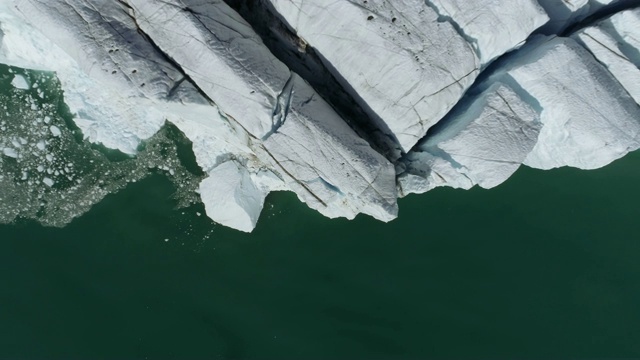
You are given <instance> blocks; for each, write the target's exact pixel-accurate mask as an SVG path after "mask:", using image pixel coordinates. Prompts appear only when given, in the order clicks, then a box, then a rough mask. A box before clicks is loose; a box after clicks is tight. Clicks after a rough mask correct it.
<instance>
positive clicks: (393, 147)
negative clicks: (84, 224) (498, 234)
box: [0, 0, 640, 232]
mask: <svg viewBox="0 0 640 360" xmlns="http://www.w3.org/2000/svg"><path fill="white" fill-rule="evenodd" d="M639 29H640V8H638V6H637V5H635V4H634V2H633V1H625V0H581V1H572V2H565V1H549V0H538V1H536V0H481V1H477V2H468V1H461V0H426V1H424V0H399V1H384V0H368V1H351V0H338V1H336V0H317V1H302V0H247V1H239V0H226V1H222V0H210V1H200V0H118V1H102V0H51V1H46V2H45V1H38V0H7V1H4V2H2V3H0V40H1V43H0V63H3V64H7V65H10V66H15V67H18V68H23V69H32V70H37V71H44V72H45V73H52V74H55V77H56V78H57V79H58V81H59V84H60V88H61V90H62V92H63V94H64V102H65V104H66V105H67V106H68V109H69V111H70V113H71V114H72V116H73V122H74V126H76V127H77V128H78V131H79V133H81V135H82V137H83V139H84V140H83V141H84V142H86V143H88V144H99V145H100V146H104V147H105V148H106V149H113V150H117V151H119V152H121V153H122V154H124V155H125V156H126V157H127V158H128V159H129V160H127V161H126V162H125V163H123V164H122V165H121V166H123V168H126V169H128V170H127V171H131V172H132V173H135V176H132V177H131V178H127V179H129V181H135V180H136V179H139V178H140V177H141V176H142V175H141V173H138V172H137V170H136V171H134V170H132V169H133V168H135V167H145V166H146V167H147V168H149V167H153V168H157V169H159V170H160V171H164V172H166V173H167V174H168V176H174V177H175V176H180V179H181V180H180V181H183V183H184V184H185V186H184V188H185V189H187V190H185V193H187V192H189V191H191V192H192V193H193V194H194V196H196V197H197V198H198V199H199V201H201V202H202V203H203V204H204V207H205V210H206V213H207V215H208V216H209V217H210V218H211V219H212V220H213V221H215V222H217V223H220V224H222V225H225V226H229V227H232V228H235V229H238V230H241V231H246V232H250V231H252V230H253V229H254V228H255V226H256V224H257V222H258V220H259V217H260V213H261V211H262V209H263V206H264V202H265V198H266V197H267V195H268V194H269V193H270V192H272V191H292V192H294V193H295V194H296V195H297V197H298V198H299V199H300V200H301V201H303V202H305V203H306V204H307V205H308V206H309V207H311V208H313V209H315V210H317V211H319V212H320V213H322V214H323V215H325V216H327V217H331V218H335V217H344V218H347V219H353V218H354V217H355V216H357V215H358V214H366V215H369V216H372V217H374V218H376V219H378V220H381V221H391V220H393V219H394V218H396V217H397V216H398V205H397V199H398V197H402V196H406V195H408V194H411V193H424V192H426V191H429V190H431V189H433V188H436V187H440V186H450V187H455V188H461V189H469V188H471V187H473V186H476V185H478V186H480V187H483V188H487V189H488V188H492V187H495V186H497V185H499V184H500V183H502V182H504V181H506V180H507V179H508V178H509V177H510V176H511V175H512V174H513V173H514V172H515V171H516V170H517V169H518V168H519V167H520V166H522V165H525V166H530V167H535V168H540V169H551V168H555V167H561V166H572V167H577V168H581V169H594V168H598V167H601V166H605V165H606V164H608V163H610V162H612V161H614V160H615V159H618V158H620V157H622V156H624V155H625V154H627V153H628V152H630V151H633V150H636V149H638V148H639V147H640V107H639V106H640V105H639V104H640V102H639V100H640V32H639V31H640V30H639ZM11 83H12V84H13V86H14V87H15V89H16V91H27V92H30V91H35V93H36V94H39V93H38V91H39V90H37V89H35V88H33V86H37V83H36V85H33V84H31V83H30V79H29V77H28V76H27V77H25V76H24V75H22V74H18V73H16V74H14V75H13V78H12V81H11ZM44 114H45V112H42V114H41V115H38V114H37V113H36V114H34V116H40V117H44ZM51 116H53V115H51ZM36 123H37V122H34V124H36ZM168 124H169V125H168ZM45 125H46V126H45ZM34 126H36V125H34ZM61 126H63V125H61V124H58V123H56V124H49V123H47V124H44V123H42V122H41V123H37V128H38V129H41V130H38V131H40V133H41V134H42V135H41V136H44V137H45V139H44V140H39V139H34V140H33V142H34V144H36V143H37V144H40V142H41V143H42V144H43V145H42V146H43V147H46V143H47V142H50V141H53V140H50V139H53V138H56V137H60V138H61V139H66V138H67V137H68V136H69V135H68V131H67V130H66V129H65V128H61ZM167 126H172V127H175V129H177V131H179V132H180V136H181V137H184V138H185V139H188V141H189V143H190V151H191V152H192V153H193V156H194V157H195V161H196V163H197V167H198V168H199V169H198V171H196V172H195V173H194V174H196V173H197V174H196V175H188V174H187V173H188V171H187V170H184V169H183V168H182V167H181V166H180V165H178V164H177V160H175V159H174V158H171V157H169V158H166V157H165V158H162V157H157V156H155V155H153V151H150V150H146V147H147V146H148V144H151V143H156V142H158V141H160V142H162V143H163V141H165V140H157V139H167V138H166V137H164V135H162V134H164V133H166V130H164V129H166V127H167ZM34 129H35V128H34ZM45 130H46V131H48V133H47V134H45ZM34 131H35V130H34ZM158 134H160V135H158ZM21 136H23V135H19V134H17V133H16V134H12V133H10V131H8V130H7V129H4V128H3V129H2V133H0V148H1V149H3V151H2V152H1V153H0V160H2V161H0V166H3V167H4V166H7V167H10V166H13V165H12V164H13V162H12V161H18V163H19V164H20V163H21V161H27V160H23V159H22V158H21V157H22V156H23V152H22V151H21V150H20V149H21V146H23V145H22V144H21V143H20V138H21ZM39 136H40V135H39ZM158 136H160V137H159V138H158ZM46 139H49V140H46ZM29 141H31V140H29ZM65 141H66V140H65ZM16 142H17V143H16ZM36 150H37V149H36ZM83 151H88V150H83ZM45 153H46V151H43V152H42V154H43V155H38V156H45ZM34 154H40V152H38V151H35V152H34ZM34 156H35V155H34ZM47 156H54V155H51V154H48V155H47ZM95 156H98V157H99V155H95ZM4 159H6V161H5V160H4ZM12 159H13V160H12ZM38 159H39V158H37V157H35V158H34V160H29V161H27V162H25V164H33V166H35V167H37V164H36V163H38V162H40V161H42V162H46V161H47V159H46V158H42V159H40V160H38ZM96 159H98V158H96ZM100 159H101V160H96V161H98V162H102V161H107V160H104V159H102V158H100ZM163 161H164V162H166V163H167V164H165V165H163V164H162V162H163ZM105 164H107V163H106V162H105ZM143 164H145V165H143ZM25 166H27V165H25ZM29 166H32V165H29ZM105 166H107V165H105ZM114 166H115V165H114ZM42 169H43V171H40V173H43V174H44V175H38V176H39V177H38V179H40V178H42V179H40V180H39V182H38V184H44V185H45V186H44V187H38V190H37V192H38V193H39V194H41V196H52V197H55V196H59V200H58V201H60V202H64V198H65V196H63V195H61V194H62V192H63V190H64V191H68V189H65V188H64V187H65V185H64V183H65V181H64V178H62V181H60V180H56V179H58V178H56V176H58V177H60V176H62V175H55V174H47V172H46V171H45V170H46V169H44V167H43V168H42ZM178 169H183V170H178ZM143 170H144V169H140V171H143ZM12 171H13V170H12ZM16 171H17V170H16ZM52 171H53V170H52ZM56 171H58V173H59V174H65V173H64V171H61V170H60V169H58V170H56ZM123 171H124V170H123ZM35 172H38V169H36V170H35ZM114 172H116V171H114ZM178 173H179V174H178ZM16 174H17V175H16V177H18V178H19V177H20V176H27V177H29V176H31V175H29V174H30V172H29V171H25V172H24V174H26V175H21V174H23V172H22V171H17V172H16ZM45 175H46V176H45ZM122 178H123V176H119V177H118V179H122ZM18 180H19V181H22V182H21V183H19V184H18V183H17V184H18V185H20V186H23V187H26V188H28V187H29V186H36V185H30V184H29V182H30V181H29V180H20V179H18ZM94 180H95V179H94ZM94 180H92V181H94ZM74 181H76V180H74ZM77 181H78V185H77V186H80V185H81V184H80V180H77ZM95 181H98V180H95ZM104 181H111V182H112V183H113V184H114V185H113V186H111V187H106V188H104V189H102V190H101V192H100V196H97V197H95V199H92V201H88V200H87V202H86V206H85V208H87V207H90V205H91V204H92V203H94V202H95V201H99V199H100V198H101V197H103V196H104V195H105V194H106V193H108V192H109V191H117V189H119V188H121V187H122V186H124V183H123V182H122V181H124V180H118V181H116V180H113V179H110V178H109V177H108V176H107V177H106V178H105V179H104ZM116 183H117V186H116V185H115V184H116ZM3 184H4V183H3ZM91 184H93V183H91ZM18 185H15V186H18ZM6 186H11V187H12V188H13V186H14V185H13V184H11V185H6ZM38 186H40V185H38ZM87 186H89V185H87ZM91 186H96V185H95V184H94V185H91ZM101 186H103V185H101ZM56 194H57V195H56ZM25 196H26V195H25ZM94 200H95V201H94ZM36 203H37V201H35V200H34V204H36ZM6 206H8V205H6ZM34 206H35V205H34ZM8 212H10V213H11V214H13V215H12V217H11V218H15V217H19V216H23V217H33V218H36V219H38V215H37V214H38V213H39V212H38V211H35V210H34V211H31V210H30V211H22V212H21V211H9V210H8ZM79 213H80V212H74V213H73V214H72V215H69V216H61V217H60V219H66V220H68V221H70V219H71V218H73V216H77V215H79ZM42 222H43V223H44V222H45V221H42ZM48 223H55V224H56V225H60V224H62V223H64V221H60V222H54V221H49V222H48Z"/></svg>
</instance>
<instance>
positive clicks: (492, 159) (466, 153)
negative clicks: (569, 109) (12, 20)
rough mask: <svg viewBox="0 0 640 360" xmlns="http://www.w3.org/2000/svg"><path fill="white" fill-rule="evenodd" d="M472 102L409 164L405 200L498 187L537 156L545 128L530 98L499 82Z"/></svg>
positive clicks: (406, 163) (429, 139)
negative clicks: (437, 191)
mask: <svg viewBox="0 0 640 360" xmlns="http://www.w3.org/2000/svg"><path fill="white" fill-rule="evenodd" d="M470 98H471V99H466V98H465V99H463V100H462V101H463V102H465V103H467V104H466V106H465V105H463V106H459V107H456V109H454V111H453V112H452V114H450V115H448V116H447V117H446V118H445V119H444V120H442V121H443V123H442V124H440V125H438V126H437V127H435V128H434V130H435V131H432V132H430V134H429V135H428V136H427V138H426V139H425V141H423V142H421V143H420V144H419V145H418V146H416V147H415V148H414V149H413V150H412V151H411V152H409V154H407V156H406V157H405V159H403V163H404V164H403V165H404V166H405V167H406V169H405V171H404V173H403V174H401V175H400V176H399V178H398V186H399V190H400V194H401V195H402V196H404V195H407V194H410V193H423V192H426V191H429V190H431V189H433V188H435V187H438V186H450V187H454V188H462V189H469V188H471V187H472V186H474V185H476V184H477V185H479V186H481V187H483V188H492V187H495V186H497V185H499V184H501V183H502V182H504V181H505V180H506V179H508V178H509V177H510V176H511V175H512V174H513V173H514V172H515V171H516V170H517V169H518V167H520V165H521V164H522V162H523V161H524V160H525V159H526V157H527V155H528V154H529V152H531V150H532V149H533V147H534V146H535V144H536V142H537V140H538V134H539V132H540V128H541V127H542V123H541V122H540V116H539V114H538V112H537V111H536V109H535V108H534V107H532V106H531V105H530V104H529V103H528V102H527V101H528V99H526V97H525V98H523V97H521V96H520V95H519V94H518V93H517V92H516V91H514V90H513V89H512V88H511V87H509V86H508V85H506V84H503V83H500V82H496V83H493V84H492V85H491V86H490V87H489V88H488V89H486V90H484V91H482V92H481V93H480V94H478V95H474V96H470Z"/></svg>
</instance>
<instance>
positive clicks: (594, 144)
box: [493, 37, 640, 169]
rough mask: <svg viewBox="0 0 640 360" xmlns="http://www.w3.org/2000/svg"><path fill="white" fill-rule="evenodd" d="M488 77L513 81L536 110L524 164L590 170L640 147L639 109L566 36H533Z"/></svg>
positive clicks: (607, 72)
mask: <svg viewBox="0 0 640 360" xmlns="http://www.w3.org/2000/svg"><path fill="white" fill-rule="evenodd" d="M505 75H506V77H505ZM493 78H494V79H495V78H502V79H503V80H507V79H512V80H513V81H514V82H515V83H516V84H517V86H519V87H521V88H522V89H523V91H525V92H527V93H528V94H530V95H531V97H532V98H534V99H535V101H536V102H537V103H538V104H539V106H540V108H541V114H540V119H541V121H542V123H543V124H544V126H543V127H542V130H541V131H540V135H539V139H538V143H537V144H536V146H535V147H534V149H533V150H532V152H531V153H530V154H529V156H528V157H527V159H526V161H525V164H526V165H529V166H532V167H535V168H540V169H550V168H555V167H561V166H572V167H577V168H581V169H594V168H599V167H602V166H604V165H607V164H608V163H610V162H611V161H613V160H615V159H618V158H620V157H622V156H624V155H625V154H627V153H628V152H629V151H632V150H635V149H637V148H638V147H639V146H640V142H639V140H640V138H639V133H640V107H638V105H637V104H636V103H635V102H634V101H633V99H632V98H631V97H630V96H629V94H628V93H627V91H626V90H625V89H624V88H623V87H622V86H621V85H620V83H619V82H618V81H617V80H616V79H615V78H614V77H613V75H611V73H610V72H609V71H607V69H606V68H605V67H604V66H603V65H602V64H600V63H599V62H598V61H597V60H596V59H595V58H594V57H593V56H592V55H591V53H589V52H588V51H587V50H586V49H584V48H583V47H582V46H580V45H579V44H578V43H577V42H575V41H574V40H572V39H571V38H561V37H549V38H539V39H537V40H536V41H535V42H532V43H531V44H529V45H528V46H527V49H522V50H520V51H519V52H518V53H517V54H516V56H514V57H513V58H511V59H509V60H508V62H507V63H506V64H504V67H503V68H502V69H501V70H500V71H499V73H498V74H496V75H494V77H493Z"/></svg>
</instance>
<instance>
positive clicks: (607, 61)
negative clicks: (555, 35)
mask: <svg viewBox="0 0 640 360" xmlns="http://www.w3.org/2000/svg"><path fill="white" fill-rule="evenodd" d="M573 38H574V39H576V40H577V41H578V42H579V43H580V44H582V45H583V46H585V47H586V48H587V49H588V50H589V51H590V52H591V53H592V54H593V55H594V56H595V57H596V59H598V61H599V62H600V63H602V64H604V65H605V66H606V67H607V70H609V72H611V74H613V76H615V78H616V79H617V80H618V81H619V82H620V84H622V86H624V88H625V89H626V90H627V91H628V92H629V95H631V96H632V97H633V98H634V99H635V101H636V103H638V104H640V8H635V9H631V10H627V11H622V12H619V13H617V14H615V15H613V16H611V17H610V18H608V19H605V20H603V21H601V22H599V23H598V24H597V25H595V26H590V27H587V28H585V29H582V30H580V31H578V32H577V33H575V34H573Z"/></svg>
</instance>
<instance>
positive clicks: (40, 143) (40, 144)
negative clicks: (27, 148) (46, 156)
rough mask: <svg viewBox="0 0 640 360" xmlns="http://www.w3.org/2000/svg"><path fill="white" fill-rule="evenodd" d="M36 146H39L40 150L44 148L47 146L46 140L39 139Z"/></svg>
mask: <svg viewBox="0 0 640 360" xmlns="http://www.w3.org/2000/svg"><path fill="white" fill-rule="evenodd" d="M36 146H37V147H38V149H39V150H44V148H45V145H44V141H42V140H40V141H38V143H37V144H36Z"/></svg>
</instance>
